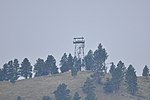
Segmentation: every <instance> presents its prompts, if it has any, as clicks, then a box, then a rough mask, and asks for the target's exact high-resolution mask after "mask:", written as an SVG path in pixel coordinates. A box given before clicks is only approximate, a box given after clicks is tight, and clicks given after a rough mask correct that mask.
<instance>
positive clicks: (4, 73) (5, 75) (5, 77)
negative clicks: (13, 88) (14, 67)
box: [2, 63, 9, 81]
mask: <svg viewBox="0 0 150 100" xmlns="http://www.w3.org/2000/svg"><path fill="white" fill-rule="evenodd" d="M2 72H3V80H5V81H8V80H9V77H8V76H9V75H8V73H9V66H8V64H7V63H5V64H4V65H3V68H2Z"/></svg>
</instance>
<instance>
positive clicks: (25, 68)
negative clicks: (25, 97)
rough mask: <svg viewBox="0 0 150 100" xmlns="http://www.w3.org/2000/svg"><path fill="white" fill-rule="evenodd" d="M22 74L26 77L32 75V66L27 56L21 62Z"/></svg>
mask: <svg viewBox="0 0 150 100" xmlns="http://www.w3.org/2000/svg"><path fill="white" fill-rule="evenodd" d="M21 75H22V76H23V77H25V79H27V78H31V77H32V66H31V63H30V62H29V60H28V59H27V58H25V59H24V60H23V62H22V63H21Z"/></svg>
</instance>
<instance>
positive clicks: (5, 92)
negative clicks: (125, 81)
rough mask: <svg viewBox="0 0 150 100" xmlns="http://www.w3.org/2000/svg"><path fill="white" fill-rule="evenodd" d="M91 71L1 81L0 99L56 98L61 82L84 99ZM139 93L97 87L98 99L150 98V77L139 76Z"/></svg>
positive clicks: (132, 99)
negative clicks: (110, 92)
mask: <svg viewBox="0 0 150 100" xmlns="http://www.w3.org/2000/svg"><path fill="white" fill-rule="evenodd" d="M90 74H91V72H87V71H86V72H79V73H78V75H77V77H75V78H74V77H72V76H71V74H70V72H67V73H63V74H57V75H54V76H42V77H37V78H33V79H26V80H20V81H17V82H16V83H15V84H11V83H9V82H0V100H16V97H17V96H21V97H23V100H41V98H42V97H43V96H45V95H49V96H51V97H52V99H53V100H55V97H54V95H53V92H54V91H55V90H56V88H57V86H58V85H59V84H61V83H65V84H67V85H68V88H69V89H70V90H71V95H72V96H73V94H74V93H75V92H79V93H80V96H82V100H84V97H85V96H84V94H83V92H82V89H81V87H82V86H83V84H84V82H85V80H86V78H87V77H88V76H90ZM138 86H139V93H138V95H137V96H131V95H130V94H128V92H127V90H126V86H125V85H124V86H122V87H121V89H120V90H119V91H118V92H117V93H112V94H105V93H104V91H103V89H102V86H100V85H99V86H97V87H96V95H97V98H98V100H150V78H148V79H146V78H142V77H139V78H138Z"/></svg>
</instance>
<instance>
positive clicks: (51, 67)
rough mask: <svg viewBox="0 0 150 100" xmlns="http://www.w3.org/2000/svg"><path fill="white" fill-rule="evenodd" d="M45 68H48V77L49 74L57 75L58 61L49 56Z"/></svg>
mask: <svg viewBox="0 0 150 100" xmlns="http://www.w3.org/2000/svg"><path fill="white" fill-rule="evenodd" d="M45 68H46V70H47V71H46V73H45V74H46V75H48V74H49V73H51V74H57V73H58V68H57V66H56V59H55V58H54V57H53V56H52V55H48V57H47V59H46V61H45Z"/></svg>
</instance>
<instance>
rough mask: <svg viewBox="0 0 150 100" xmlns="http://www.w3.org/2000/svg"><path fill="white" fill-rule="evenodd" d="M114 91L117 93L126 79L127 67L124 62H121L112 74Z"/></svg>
mask: <svg viewBox="0 0 150 100" xmlns="http://www.w3.org/2000/svg"><path fill="white" fill-rule="evenodd" d="M111 74H112V79H111V81H112V82H113V86H114V90H115V91H117V90H118V89H119V88H120V85H121V82H122V81H123V79H124V74H125V65H124V63H123V62H122V61H119V63H118V64H117V67H116V68H115V70H114V71H113V72H112V73H111Z"/></svg>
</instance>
